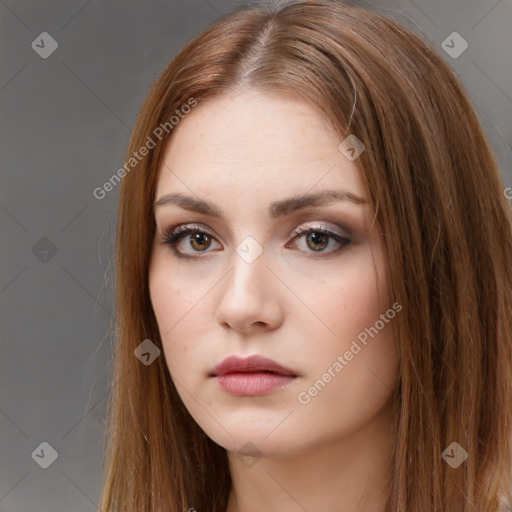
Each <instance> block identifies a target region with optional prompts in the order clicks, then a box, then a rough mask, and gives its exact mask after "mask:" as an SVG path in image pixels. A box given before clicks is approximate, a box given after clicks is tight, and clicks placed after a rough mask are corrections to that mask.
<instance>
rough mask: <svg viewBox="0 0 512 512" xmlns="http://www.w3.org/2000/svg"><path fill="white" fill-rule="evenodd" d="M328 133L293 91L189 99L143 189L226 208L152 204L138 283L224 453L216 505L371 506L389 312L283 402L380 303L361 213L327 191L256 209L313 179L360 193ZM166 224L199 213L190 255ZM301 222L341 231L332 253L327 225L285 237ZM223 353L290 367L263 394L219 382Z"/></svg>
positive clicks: (392, 374)
mask: <svg viewBox="0 0 512 512" xmlns="http://www.w3.org/2000/svg"><path fill="white" fill-rule="evenodd" d="M341 141H342V139H341V138H340V137H339V136H338V135H337V134H336V132H334V131H333V129H332V128H331V127H330V126H329V125H327V124H326V122H325V121H324V119H323V118H322V117H321V116H320V115H319V114H318V113H317V112H316V111H315V110H312V107H311V106H310V105H308V104H307V103H304V102H303V100H301V99H300V98H298V97H292V96H290V95H286V96H284V95H278V94H275V95H267V94H262V93H259V92H256V91H254V90H251V89H243V90H239V91H237V92H236V93H233V94H230V95H225V96H221V97H217V98H214V99H209V100H208V101H205V102H204V103H200V104H199V105H198V106H196V107H195V108H194V109H193V110H192V112H191V113H189V114H188V115H187V116H186V117H185V118H184V119H183V120H181V121H180V124H179V125H178V126H176V127H175V128H174V132H173V136H172V138H171V139H170V141H169V143H168V145H167V147H166V151H165V154H164V159H163V162H162V166H161V168H160V170H159V173H160V174H159V178H158V183H157V190H156V196H155V198H156V199H158V198H160V197H161V196H162V195H164V194H168V193H171V192H181V193H183V194H186V195H187V196H192V197H194V198H196V199H197V198H201V199H204V200H207V201H210V202H213V203H214V204H215V205H216V206H217V207H218V208H219V209H221V210H222V211H223V213H224V214H225V220H224V221H221V220H219V219H217V218H215V217H213V216H210V215H207V214H204V213H195V212H192V211H188V210H186V209H183V208H181V207H179V206H176V205H165V206H162V207H159V208H156V211H155V222H156V235H155V240H154V246H153V250H152V256H151V265H150V272H149V285H150V295H151V301H152V305H153V309H154V312H155V315H156V319H157V322H158V327H159V331H160V335H161V338H162V344H163V352H164V356H165V361H166V364H167V366H168V368H169V372H170V375H171V377H172V379H173V382H174V383H175V385H176V388H177V390H178V393H179V394H180V397H181V399H182V400H183V402H184V404H185V406H186V408H187V410H188V411H189V412H190V414H191V415H192V417H193V418H194V419H195V421H196V422H197V423H198V424H199V426H200V427H201V428H202V429H203V430H204V431H205V432H206V434H207V435H208V436H209V437H210V438H211V439H212V440H213V441H215V442H216V443H218V444H219V445H221V446H223V447H224V448H226V449H227V451H228V459H229V466H230V472H231V477H232V487H231V492H230V497H229V504H228V507H227V512H249V511H250V512H254V511H267V510H279V511H281V512H291V511H293V512H295V511H301V512H303V511H304V510H308V511H309V512H313V511H315V512H320V511H322V512H327V511H332V512H334V511H336V512H340V511H345V512H349V511H350V512H353V511H358V512H378V511H381V510H383V509H384V498H385V493H386V492H387V491H388V488H387V484H386V478H387V477H388V472H389V467H388V460H389V457H390V455H391V446H392V442H393V439H392V424H393V421H394V416H393V411H392V407H391V401H390V400H391V397H392V394H393V392H394V390H395V388H396V386H397V384H398V372H399V365H398V355H397V351H396V348H395V342H394V336H393V321H392V320H391V321H389V322H388V323H385V326H384V328H382V329H381V330H380V331H379V332H378V334H377V335H375V336H374V337H373V338H371V337H369V338H368V343H367V345H365V346H364V345H362V344H361V343H359V345H360V346H361V347H362V350H361V351H360V352H358V353H357V355H355V356H354V357H353V359H352V360H351V361H349V362H348V364H347V365H346V366H344V367H343V369H342V371H339V372H337V373H335V377H334V378H332V379H331V380H330V382H328V383H327V384H326V385H325V386H324V387H323V389H321V391H320V392H318V393H317V394H316V396H314V397H310V398H311V399H310V401H309V402H308V403H307V404H303V403H300V402H299V400H298V395H299V393H301V392H304V391H307V390H308V389H309V388H310V387H311V385H312V384H313V383H314V382H315V381H317V380H318V379H320V378H321V377H322V375H323V374H324V373H325V372H326V371H327V369H328V368H330V367H332V366H333V363H334V362H335V361H336V360H337V357H338V356H339V355H343V354H344V353H345V352H346V351H347V350H348V349H349V348H350V346H351V344H352V342H353V341H354V340H356V339H357V336H358V334H360V333H361V332H362V331H364V330H365V329H366V328H369V327H371V326H374V324H375V322H376V321H377V320H378V319H379V318H380V315H381V314H384V313H385V312H386V310H388V309H389V308H390V307H391V303H390V300H389V297H388V292H387V289H386V287H385V283H386V279H385V278H386V262H385V259H384V252H383V240H382V236H381V234H380V232H379V230H378V229H376V228H374V229H373V230H370V224H371V221H372V219H373V212H372V210H371V207H370V206H369V204H356V203H354V202H350V201H334V202H332V203H330V204H328V205H323V206H310V207H308V208H307V209H305V210H299V211H296V212H293V213H290V214H288V215H286V216H284V217H282V218H271V217H270V216H269V215H268V214H267V208H268V205H269V204H270V203H271V202H273V201H277V200H281V199H285V198H288V197H290V196H295V195H299V194H304V193H313V192H319V191H321V190H325V189H334V190H345V191H350V192H351V193H353V194H356V195H358V196H360V197H361V198H363V200H367V197H366V195H365V190H364V187H363V182H362V181H361V179H360V177H359V171H358V169H357V167H356V165H355V162H352V161H350V160H349V159H347V158H346V157H345V156H344V155H343V154H342V153H341V152H340V151H339V149H338V145H339V144H340V142H341ZM177 224H199V227H200V228H201V229H202V230H204V231H206V232H207V234H208V235H210V238H203V239H200V240H199V243H196V244H195V245H191V244H190V242H191V238H193V236H191V235H190V234H189V235H185V236H184V238H183V239H182V240H181V242H180V243H179V245H178V248H179V249H180V250H181V251H183V252H185V253H186V254H188V255H190V256H192V257H193V258H196V259H190V260H187V259H179V258H178V257H176V256H175V255H174V253H173V251H172V249H171V247H170V246H169V245H166V244H163V243H162V241H161V240H162V237H163V236H164V234H165V232H166V230H167V229H169V228H170V227H172V226H175V225H177ZM311 226H314V227H318V226H322V227H325V228H326V229H328V230H329V231H332V232H334V233H336V234H339V235H342V236H345V237H347V238H349V239H350V244H349V245H347V246H345V247H344V248H343V249H342V250H341V251H340V252H337V253H334V252H333V251H335V250H336V249H337V248H339V247H340V244H338V243H337V242H336V240H335V239H333V238H331V237H326V238H325V239H322V240H320V241H319V240H318V238H317V239H316V240H314V241H312V240H311V239H312V237H311V236H308V235H298V236H296V237H294V235H293V233H294V230H295V229H296V228H299V227H311ZM248 236H251V237H253V238H254V239H255V240H256V241H257V242H258V243H259V245H260V246H261V248H262V250H263V252H262V253H261V254H260V255H259V257H258V258H256V259H255V261H253V262H252V263H247V261H245V260H244V259H243V258H242V257H240V256H239V255H238V254H237V252H236V248H237V246H238V245H239V244H240V243H241V242H242V241H243V240H244V239H245V238H246V237H248ZM313 238H314V237H313ZM308 241H309V245H308ZM326 242H328V243H327V245H325V243H326ZM208 244H210V245H208ZM322 244H323V245H322ZM318 247H321V250H320V251H315V248H318ZM322 255H323V256H322ZM378 282H379V288H377V283H378ZM397 314H399V313H397ZM232 354H236V355H240V356H242V357H245V356H248V355H251V354H262V355H264V356H266V357H269V358H271V359H274V360H275V361H277V362H279V363H280V364H282V365H283V366H286V367H288V368H290V369H293V370H294V371H295V372H296V373H297V374H298V377H297V378H296V379H294V380H293V381H292V382H291V383H290V384H289V385H287V386H286V387H284V388H281V389H279V390H277V391H274V392H272V393H270V394H267V395H264V396H257V397H235V396H232V395H229V394H227V393H226V392H225V391H223V390H222V389H221V388H220V387H219V386H218V384H217V382H216V380H215V379H213V378H211V377H209V376H208V375H209V372H210V371H211V370H212V368H213V367H214V366H215V365H216V364H218V363H220V362H221V361H222V360H223V359H224V358H226V357H227V356H229V355H232ZM248 443H250V444H248ZM247 455H252V457H249V456H247ZM191 506H193V504H191Z"/></svg>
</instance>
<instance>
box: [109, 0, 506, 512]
mask: <svg viewBox="0 0 512 512" xmlns="http://www.w3.org/2000/svg"><path fill="white" fill-rule="evenodd" d="M134 155H137V156H136V158H135V157H134ZM130 159H133V160H130ZM127 162H133V165H132V163H130V166H132V167H133V169H129V172H126V173H123V180H122V184H121V191H120V202H119V211H118V230H117V258H116V271H117V280H116V287H117V289H116V296H117V326H118V328H117V333H116V334H117V353H116V359H115V363H116V367H115V375H114V382H113V391H112V394H111V398H110V404H109V412H110V414H109V423H108V428H107V433H108V437H107V440H108V446H107V447H106V453H107V456H108V457H107V465H106V468H105V478H104V488H103V496H102V504H101V510H102V512H107V511H108V512H111V511H120V510H130V511H131V510H133V511H144V512H146V511H147V512H150V511H151V512H156V511H167V512H177V511H180V512H181V511H186V510H189V511H193V510H197V511H198V512H202V511H207V510H208V511H212V512H213V511H215V512H217V511H218V512H224V511H227V512H247V511H263V510H276V511H277V510H279V511H295V510H308V511H310V512H312V511H327V510H329V511H349V510H350V511H355V510H357V511H360V512H370V511H371V512H411V511H421V512H427V511H435V512H441V511H443V512H444V511H447V512H448V511H449V512H455V511H457V512H469V511H475V510H478V511H479V512H498V511H504V510H506V509H507V507H509V506H510V503H509V504H508V505H507V502H508V500H509V499H510V489H511V488H512V475H511V471H512V464H511V449H512V447H511V442H510V441H511V434H512V401H511V398H512V397H511V390H512V350H511V348H512V338H511V327H512V304H511V298H512V294H511V291H512V271H511V267H510V261H512V229H511V225H512V223H511V215H510V209H509V207H508V204H507V202H506V198H505V196H504V193H503V184H502V182H501V179H500V174H499V170H498V168H497V165H496V162H495V159H494V157H493V154H492V151H491V149H490V147H489V144H488V142H487V141H486V139H485V136H484V134H483V132H482V129H481V127H480V126H479V124H478V121H477V118H476V116H475V114H474V111H473V109H472V107H471V104H470V101H469V100H468V97H467V95H466V94H465V92H464V91H463V89H462V87H461V85H460V84H459V83H458V82H457V80H456V79H455V78H454V76H453V74H452V73H451V72H450V70H449V68H448V66H447V65H446V64H445V63H444V61H443V59H442V58H441V57H440V56H439V54H438V53H437V52H436V51H435V50H433V49H432V48H431V47H429V46H428V45H426V44H425V43H424V42H422V41H420V40H419V39H418V38H417V37H416V36H415V35H413V34H412V33H410V32H409V31H408V30H406V29H404V28H403V27H400V26H398V25H397V24H396V23H395V22H393V21H390V20H389V19H387V18H385V17H383V16H381V15H378V14H376V13H373V12H370V11H367V10H365V9H362V8H357V7H354V6H349V5H345V4H343V3H341V2H335V1H327V0H324V1H306V2H293V3H288V4H285V5H283V6H281V7H280V8H279V9H274V10H267V9H265V8H264V7H262V6H258V5H256V6H254V5H253V6H249V7H244V8H241V9H238V10H237V11H234V12H233V13H231V14H229V15H228V16H226V17H224V18H223V19H221V20H219V21H217V22H216V23H215V24H213V25H212V26H211V27H209V28H208V29H207V30H205V31H204V32H203V33H202V34H200V35H198V36H197V37H196V38H194V39H193V40H192V41H190V42H189V43H188V44H187V45H186V46H185V47H184V48H182V49H181V51H180V52H179V53H178V55H177V56H176V57H175V58H174V59H173V61H172V62H171V63H170V64H169V66H168V67H167V68H166V69H165V70H164V72H163V73H162V74H161V76H160V77H159V79H158V80H157V81H156V83H155V85H154V86H153V88H152V90H151V91H150V93H149V95H148V97H147V99H146V102H145V104H144V105H143V107H142V110H141V112H140V115H139V118H138V121H137V124H136V126H135V129H134V132H133V135H132V139H131V142H130V147H129V150H128V154H127ZM135 356H136V357H135Z"/></svg>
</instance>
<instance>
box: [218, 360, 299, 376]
mask: <svg viewBox="0 0 512 512" xmlns="http://www.w3.org/2000/svg"><path fill="white" fill-rule="evenodd" d="M258 371H268V372H272V373H277V374H279V375H292V376H294V377H296V376H297V375H296V374H295V372H294V371H293V370H290V369H289V368H286V367H284V366H282V365H280V364H279V363H277V362H276V361H273V360H272V359H268V358H267V357H264V356H260V355H253V356H249V357H246V358H243V357H239V356H229V357H227V358H226V359H224V360H223V361H222V362H221V363H220V364H218V365H217V366H216V367H215V368H214V369H213V370H212V372H211V374H210V375H211V376H217V375H227V374H228V373H240V372H247V373H251V372H252V373H254V372H258Z"/></svg>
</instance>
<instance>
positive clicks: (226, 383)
mask: <svg viewBox="0 0 512 512" xmlns="http://www.w3.org/2000/svg"><path fill="white" fill-rule="evenodd" d="M215 378H216V380H217V382H218V383H219V386H220V387H221V388H222V389H223V390H224V391H226V393H229V394H231V395H235V396H261V395H266V394H268V393H271V392H272V391H276V390H277V389H280V388H282V387H284V386H286V385H287V384H289V383H290V382H291V381H292V380H294V379H295V377H294V376H293V375H279V374H277V373H229V374H227V375H217V376H216V377H215Z"/></svg>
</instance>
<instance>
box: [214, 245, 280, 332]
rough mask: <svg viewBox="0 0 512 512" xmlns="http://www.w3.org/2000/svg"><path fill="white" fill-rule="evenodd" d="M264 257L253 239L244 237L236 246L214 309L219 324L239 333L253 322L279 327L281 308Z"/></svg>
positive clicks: (264, 254)
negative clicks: (234, 329)
mask: <svg viewBox="0 0 512 512" xmlns="http://www.w3.org/2000/svg"><path fill="white" fill-rule="evenodd" d="M267 256H268V254H267V252H266V251H265V252H264V251H263V247H262V246H261V245H260V244H259V242H257V241H256V240H255V239H254V238H252V237H245V238H244V239H243V240H242V242H240V243H239V245H238V246H237V247H236V253H234V254H233V255H232V262H231V271H230V272H229V274H228V276H226V277H227V281H226V283H225V285H224V286H223V287H222V292H221V293H222V295H221V297H220V301H219V303H218V306H217V321H218V322H221V323H224V324H227V325H230V326H231V327H233V328H236V329H238V330H247V329H249V328H250V326H251V325H252V324H256V323H258V324H267V326H271V325H274V326H275V325H278V323H279V318H280V315H281V313H280V312H281V307H280V305H279V300H278V298H277V297H276V296H275V295H274V293H275V291H276V290H273V289H272V283H271V281H270V279H271V278H272V273H271V272H270V270H269V269H268V268H267V265H268V264H269V263H270V262H269V261H268V258H267Z"/></svg>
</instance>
